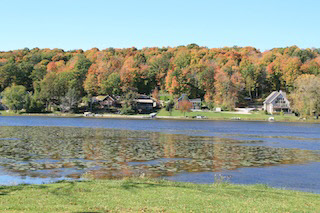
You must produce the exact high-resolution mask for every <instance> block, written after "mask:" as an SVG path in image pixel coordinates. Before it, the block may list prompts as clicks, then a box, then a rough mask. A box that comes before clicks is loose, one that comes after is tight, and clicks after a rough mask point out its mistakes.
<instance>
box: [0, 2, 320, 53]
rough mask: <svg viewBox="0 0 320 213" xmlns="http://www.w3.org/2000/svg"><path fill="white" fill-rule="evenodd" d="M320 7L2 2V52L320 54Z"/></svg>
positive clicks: (297, 4) (295, 4)
mask: <svg viewBox="0 0 320 213" xmlns="http://www.w3.org/2000/svg"><path fill="white" fill-rule="evenodd" d="M319 8H320V1H318V0H303V1H301V0H291V1H289V0H277V1H276V0H229V1H222V0H220V1H215V0H211V1H210V0H208V1H204V0H194V1H188V0H183V1H180V0H176V1H174V0H171V1H167V0H158V1H156V0H145V1H144V0H132V1H120V0H118V1H115V0H111V1H109V0H87V1H83V0H54V1H52V0H42V1H40V0H29V1H26V0H2V1H1V2H0V14H1V17H2V21H1V28H0V29H1V30H0V51H8V50H14V49H22V48H25V47H28V48H30V49H31V48H34V47H39V48H62V49H64V50H71V49H83V50H87V49H90V48H93V47H97V48H99V49H105V48H108V47H115V48H125V47H133V46H135V47H137V48H139V49H140V48H143V47H154V46H157V47H163V46H165V47H167V46H171V47H174V46H178V45H187V44H190V43H196V44H198V45H200V46H207V47H209V48H214V47H224V46H234V45H237V46H254V47H256V48H258V49H260V50H261V51H264V50H267V49H271V48H274V47H286V46H291V45H297V46H299V47H300V48H312V47H316V48H319V47H320V27H319V23H320V16H319V15H318V14H319Z"/></svg>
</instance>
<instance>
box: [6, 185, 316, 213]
mask: <svg viewBox="0 0 320 213" xmlns="http://www.w3.org/2000/svg"><path fill="white" fill-rule="evenodd" d="M0 212H320V195H318V194H311V193H303V192H297V191H290V190H281V189H273V188H269V187H267V186H265V185H233V184H227V183H220V184H211V185H204V184H190V183H176V182H169V181H163V180H148V179H140V180H139V179H136V180H135V179H129V180H95V181H88V182H63V183H55V184H46V185H18V186H0Z"/></svg>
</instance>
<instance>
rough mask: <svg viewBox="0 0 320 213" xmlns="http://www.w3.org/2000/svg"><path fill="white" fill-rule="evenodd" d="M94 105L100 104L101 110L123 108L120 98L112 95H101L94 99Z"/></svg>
mask: <svg viewBox="0 0 320 213" xmlns="http://www.w3.org/2000/svg"><path fill="white" fill-rule="evenodd" d="M92 103H96V104H98V105H99V108H101V109H104V108H110V107H120V106H121V105H120V104H119V102H118V97H115V96H112V95H100V96H95V97H92Z"/></svg>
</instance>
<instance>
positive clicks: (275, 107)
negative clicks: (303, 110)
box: [263, 90, 291, 114]
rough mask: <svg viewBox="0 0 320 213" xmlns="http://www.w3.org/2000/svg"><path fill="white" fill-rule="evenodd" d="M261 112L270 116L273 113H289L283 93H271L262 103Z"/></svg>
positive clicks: (288, 106)
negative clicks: (263, 111)
mask: <svg viewBox="0 0 320 213" xmlns="http://www.w3.org/2000/svg"><path fill="white" fill-rule="evenodd" d="M263 110H265V111H267V112H268V113H270V114H273V113H275V112H284V113H291V108H290V102H289V101H288V99H287V97H286V93H285V92H283V91H281V90H280V91H273V92H272V93H271V94H270V95H269V96H268V97H267V98H266V100H265V101H264V102H263Z"/></svg>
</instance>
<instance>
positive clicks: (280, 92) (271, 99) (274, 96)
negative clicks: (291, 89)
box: [263, 90, 287, 104]
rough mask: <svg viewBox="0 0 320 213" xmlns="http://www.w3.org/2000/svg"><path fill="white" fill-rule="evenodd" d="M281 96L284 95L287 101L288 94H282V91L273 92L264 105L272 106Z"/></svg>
mask: <svg viewBox="0 0 320 213" xmlns="http://www.w3.org/2000/svg"><path fill="white" fill-rule="evenodd" d="M279 95H282V96H283V98H285V99H287V97H286V93H285V92H282V91H281V90H280V91H279V92H278V91H273V92H272V93H271V94H270V95H269V96H268V97H267V98H266V100H265V101H264V102H263V103H264V104H270V103H271V102H272V101H273V100H274V99H275V98H277V97H278V96H279Z"/></svg>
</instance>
